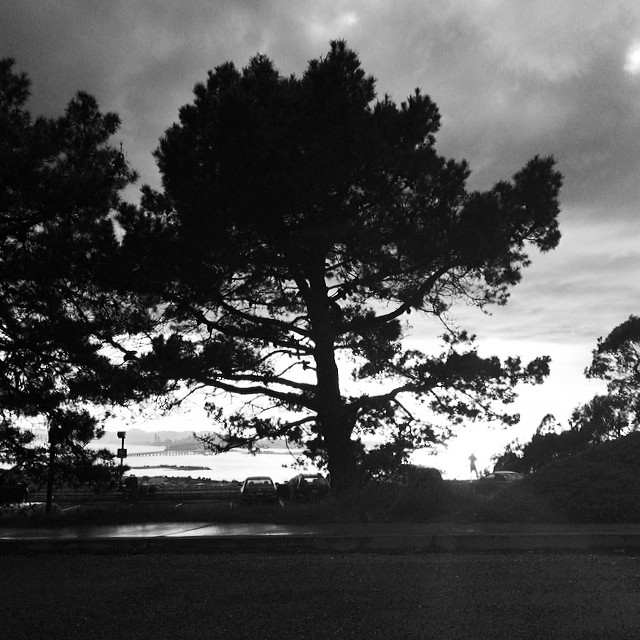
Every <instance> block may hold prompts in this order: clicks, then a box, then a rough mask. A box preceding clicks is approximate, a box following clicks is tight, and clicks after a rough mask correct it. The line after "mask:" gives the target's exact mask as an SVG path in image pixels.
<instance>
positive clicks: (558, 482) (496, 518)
mask: <svg viewBox="0 0 640 640" xmlns="http://www.w3.org/2000/svg"><path fill="white" fill-rule="evenodd" d="M105 498H106V499H105V500H104V502H103V503H102V504H99V505H92V506H87V507H80V508H68V509H65V506H69V505H61V506H62V508H63V510H62V511H61V510H57V511H56V513H54V514H53V517H49V518H45V517H44V514H41V513H40V514H33V515H32V516H31V517H28V518H25V517H22V516H21V517H4V518H3V519H2V522H3V524H4V525H6V526H12V525H16V524H18V525H20V526H24V524H25V523H30V524H33V525H40V524H42V523H47V524H51V523H60V524H65V525H69V524H100V523H129V522H151V521H153V522H159V521H187V520H192V521H193V520H199V521H209V522H275V523H310V522H354V521H360V522H429V521H447V520H449V521H451V520H454V521H459V522H460V521H462V522H525V523H589V522H594V523H600V522H640V433H634V434H631V435H629V436H627V437H625V438H621V439H620V440H617V441H614V442H609V443H605V444H602V445H599V446H594V447H591V448H589V449H587V450H586V451H584V452H582V453H579V454H577V455H574V456H571V457H569V458H565V459H563V460H559V461H557V462H555V463H553V464H551V465H549V466H548V467H546V468H544V469H542V470H540V471H539V472H537V473H535V474H531V475H529V476H527V477H525V478H524V479H523V480H521V481H518V482H514V483H510V484H508V485H507V486H489V485H483V484H482V483H469V482H455V481H451V482H447V481H441V480H438V479H437V478H434V476H433V474H432V473H429V472H428V471H424V470H420V469H413V470H412V471H410V472H409V473H408V474H406V475H405V476H404V478H403V480H402V482H394V483H391V482H387V483H374V484H370V485H368V486H366V487H364V488H363V489H361V490H359V491H357V492H354V493H353V494H349V495H344V496H341V497H340V498H338V499H336V498H331V499H328V500H325V501H322V502H319V503H314V504H294V503H291V502H288V501H285V502H283V503H281V504H280V505H279V506H277V507H273V506H268V505H264V506H244V505H242V504H239V503H238V502H237V501H236V500H233V499H231V498H230V499H226V500H218V501H211V500H202V499H197V496H194V495H190V496H187V495H186V494H183V495H182V496H173V497H171V498H169V496H168V495H165V496H163V494H162V491H158V492H157V493H156V494H155V495H154V496H153V497H143V498H138V499H126V497H116V496H114V497H113V498H112V499H109V498H108V497H105Z"/></svg>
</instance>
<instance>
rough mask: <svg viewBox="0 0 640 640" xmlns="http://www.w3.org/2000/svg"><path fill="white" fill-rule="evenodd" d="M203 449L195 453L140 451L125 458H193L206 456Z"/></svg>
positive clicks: (172, 450)
mask: <svg viewBox="0 0 640 640" xmlns="http://www.w3.org/2000/svg"><path fill="white" fill-rule="evenodd" d="M206 453H207V452H206V451H205V450H204V449H198V450H196V451H180V450H176V449H167V450H165V451H141V452H138V453H128V454H127V458H143V457H144V458H146V457H147V456H195V455H206Z"/></svg>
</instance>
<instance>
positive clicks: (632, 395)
mask: <svg viewBox="0 0 640 640" xmlns="http://www.w3.org/2000/svg"><path fill="white" fill-rule="evenodd" d="M585 373H586V375H587V377H589V378H600V379H602V380H606V381H607V393H606V394H605V395H596V396H594V397H593V398H592V399H591V400H590V401H589V402H586V403H585V404H582V405H580V406H578V407H576V409H575V410H574V411H573V414H572V415H571V418H570V421H569V429H567V430H566V431H561V432H560V433H556V432H555V431H551V430H549V429H548V425H549V422H550V421H549V420H548V418H549V417H550V416H545V418H544V419H543V421H542V422H541V424H540V426H539V427H538V429H537V430H536V433H535V434H534V435H533V437H532V438H531V440H530V442H527V443H525V444H523V445H522V444H517V443H514V444H511V445H508V446H507V448H506V449H505V451H504V452H503V453H502V454H501V455H500V456H498V457H497V458H496V467H497V468H501V469H506V468H511V469H513V470H514V471H524V472H527V471H536V470H538V469H540V468H542V467H544V466H546V465H547V464H549V463H550V462H552V461H554V460H557V459H558V458H563V457H567V456H571V455H574V454H576V453H578V452H579V451H582V450H584V449H585V448H586V447H587V446H589V445H593V444H601V443H603V442H607V441H609V440H617V439H618V438H621V437H623V436H625V435H627V434H629V433H631V432H633V431H637V430H638V427H639V426H640V400H639V398H640V318H638V317H636V316H630V317H629V319H628V320H626V321H625V322H623V323H622V324H620V325H618V326H617V327H616V328H615V329H613V330H612V331H611V333H610V334H609V335H608V336H607V337H606V338H599V339H598V344H597V346H596V348H595V349H594V351H593V358H592V361H591V365H590V366H589V367H588V368H587V370H586V372H585ZM551 417H553V416H551ZM554 420H555V419H554Z"/></svg>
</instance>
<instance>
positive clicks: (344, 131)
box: [121, 42, 561, 490]
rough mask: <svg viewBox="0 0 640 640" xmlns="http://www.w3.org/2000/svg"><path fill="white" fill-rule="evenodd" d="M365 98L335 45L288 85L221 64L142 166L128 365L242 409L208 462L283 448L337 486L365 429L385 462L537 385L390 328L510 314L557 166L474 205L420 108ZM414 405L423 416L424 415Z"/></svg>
mask: <svg viewBox="0 0 640 640" xmlns="http://www.w3.org/2000/svg"><path fill="white" fill-rule="evenodd" d="M374 87H375V81H374V79H373V78H372V77H371V76H368V75H366V74H365V72H364V71H363V69H362V68H361V65H360V61H359V59H358V57H357V55H356V54H355V53H354V52H353V51H351V50H349V49H348V48H347V47H346V45H345V43H344V42H333V43H332V44H331V48H330V50H329V52H328V53H327V55H326V56H324V57H323V58H320V59H316V60H312V61H311V62H310V63H309V65H308V67H307V70H306V71H305V73H304V75H303V76H302V77H301V78H296V77H294V76H292V77H283V76H281V75H280V74H279V73H278V71H277V70H276V68H275V67H274V65H273V64H272V62H271V61H270V60H269V59H268V58H266V57H265V56H260V55H259V56H256V57H255V58H253V59H252V60H251V61H250V63H249V65H248V66H247V67H246V68H245V69H243V70H242V71H241V72H240V71H238V70H237V69H236V67H235V66H234V65H233V64H232V63H227V64H224V65H222V66H220V67H217V68H216V69H215V71H213V72H210V73H209V76H208V78H207V80H206V82H205V83H202V84H197V85H196V87H195V90H194V93H195V99H194V102H193V103H192V104H188V105H185V106H184V107H182V109H181V110H180V121H179V123H178V124H174V125H173V126H172V127H171V128H170V129H168V130H167V132H166V133H165V136H164V137H163V138H162V140H161V142H160V146H159V148H158V149H157V151H156V153H155V156H156V159H157V161H158V166H159V168H160V171H161V173H162V178H163V186H164V189H163V192H162V193H158V192H154V191H152V190H151V189H149V188H146V189H145V190H144V197H143V201H142V206H141V208H139V209H136V208H133V207H125V208H123V209H122V213H121V223H122V225H123V227H124V228H125V230H126V235H125V239H124V252H125V260H129V261H130V265H131V268H130V271H131V273H132V274H135V275H136V276H137V278H136V279H135V281H134V280H133V279H132V280H131V284H132V286H134V287H136V289H137V291H139V292H144V293H145V294H153V295H156V296H158V300H161V301H162V306H161V307H160V309H161V310H162V312H163V318H162V319H163V320H164V322H165V326H164V328H163V329H162V332H161V333H160V334H158V335H157V337H156V338H155V339H154V340H153V344H152V349H151V351H150V352H149V353H147V354H146V355H145V356H144V357H143V358H142V359H141V360H140V361H139V362H138V363H136V366H137V367H139V370H140V371H144V372H146V375H147V380H148V381H150V382H151V381H153V382H154V383H155V384H156V386H157V389H158V390H159V391H165V390H170V389H175V388H177V387H178V386H179V385H180V384H181V383H185V384H186V385H187V386H188V387H189V388H190V389H196V388H199V389H204V390H208V391H209V392H212V393H215V392H218V393H222V394H232V395H233V396H236V397H240V398H244V399H246V401H247V402H246V404H245V405H244V406H243V408H242V410H241V411H239V412H238V413H237V414H236V415H233V416H231V417H230V418H227V419H225V420H223V419H222V417H221V414H220V413H219V411H220V409H221V406H222V405H221V404H220V403H219V402H218V401H217V400H216V399H215V396H213V397H211V398H210V403H209V405H208V406H209V409H210V411H211V412H212V415H213V416H214V417H216V418H217V419H218V421H219V423H220V424H221V426H222V427H223V428H221V429H220V430H219V432H218V433H216V434H213V435H212V437H211V438H209V439H208V440H207V443H208V444H209V445H210V446H211V447H214V448H216V449H226V448H229V447H237V446H247V447H252V446H255V443H256V442H257V441H259V440H260V439H262V438H278V437H280V438H286V439H288V440H289V441H291V442H293V443H295V444H299V445H303V446H304V447H305V448H306V451H307V453H308V455H310V456H313V457H316V458H320V459H321V460H324V461H325V462H326V463H327V464H328V469H329V471H330V473H331V478H332V482H333V485H334V487H335V488H337V489H338V490H340V489H342V488H345V487H348V486H350V485H351V483H352V482H353V480H354V477H355V473H356V467H357V463H358V459H359V458H360V457H361V456H362V455H363V454H362V448H361V446H360V444H359V437H360V436H362V435H363V434H367V433H373V432H384V433H386V434H387V435H388V436H390V437H391V444H387V445H386V448H385V449H384V451H383V453H382V454H381V455H380V456H378V457H379V458H381V459H382V458H384V459H386V460H392V461H395V462H394V464H395V463H398V462H399V461H401V460H402V459H403V455H398V454H404V453H406V451H407V449H408V448H410V447H415V446H419V445H423V444H426V443H429V442H433V441H434V440H435V439H436V438H437V437H438V430H437V427H436V426H435V425H434V423H430V422H429V420H428V418H426V416H427V413H428V412H429V413H435V414H443V415H444V416H445V417H446V419H447V420H448V421H449V424H456V423H458V422H461V421H463V420H466V419H474V418H477V417H478V416H480V415H483V416H485V417H486V416H487V413H486V412H485V411H486V409H487V408H488V404H489V403H490V402H491V401H494V400H502V401H505V402H509V401H511V400H512V399H513V387H514V385H515V384H516V383H517V382H520V381H530V382H539V381H540V380H541V379H542V378H543V377H544V375H545V374H546V373H547V370H548V366H547V365H548V361H547V359H545V358H540V359H537V360H535V361H534V362H532V363H530V364H529V365H526V366H525V365H523V364H522V363H521V361H520V360H519V359H518V358H510V359H507V360H506V361H505V362H500V361H499V360H498V359H497V358H481V357H480V356H479V355H478V353H477V351H476V348H475V345H474V342H473V338H472V337H471V336H469V335H467V334H466V333H465V332H456V331H451V332H450V333H449V334H448V335H446V336H445V350H444V352H443V353H442V354H440V355H436V356H428V355H425V354H423V353H420V352H418V351H415V350H405V349H404V348H403V343H402V339H403V337H404V328H405V327H404V325H403V324H402V323H401V319H402V317H403V316H405V315H407V314H410V313H412V312H414V311H419V312H422V313H425V314H427V315H432V316H435V317H438V318H440V317H442V316H443V314H445V313H446V312H447V311H448V310H449V308H450V307H451V305H452V304H453V302H454V301H456V300H464V301H466V302H468V303H470V304H473V305H477V306H479V307H485V306H486V305H489V304H504V303H505V302H506V300H507V297H508V288H509V287H510V286H511V285H514V284H516V283H517V282H518V281H519V280H520V277H521V270H522V268H523V267H526V266H527V265H528V264H529V256H528V253H527V251H528V247H534V248H537V249H540V250H542V251H548V250H550V249H553V248H554V247H555V246H556V244H557V242H558V239H559V237H560V234H559V232H558V224H557V214H558V201H557V197H558V192H559V188H560V184H561V177H560V175H559V174H558V172H557V171H556V170H555V168H554V162H553V160H552V159H551V158H546V159H543V158H538V157H536V158H534V159H533V160H531V161H530V162H529V163H527V165H526V166H525V167H524V168H523V169H522V170H521V171H519V172H518V173H516V174H515V176H514V178H513V180H512V181H510V182H506V181H503V182H499V183H497V184H496V185H495V186H494V187H493V188H492V189H491V190H489V191H486V192H468V191H467V190H466V188H465V181H466V179H467V177H468V175H469V169H468V167H467V164H466V162H464V161H463V162H456V161H454V160H447V159H445V158H443V157H442V156H440V155H438V154H437V152H436V150H435V134H436V132H437V131H438V128H439V124H440V116H439V114H438V110H437V108H436V105H435V104H434V103H433V102H432V101H431V99H430V98H429V97H428V96H426V95H424V94H423V93H421V92H420V91H419V90H416V91H415V93H414V94H413V95H411V96H410V97H409V98H408V100H407V101H406V102H403V103H402V104H401V105H397V104H395V103H394V102H393V101H392V100H391V98H389V97H388V96H384V97H383V98H382V99H380V100H377V101H376V99H375V97H376V94H375V88H374ZM156 309H158V307H156ZM346 364H350V366H351V367H352V375H353V379H354V380H355V381H356V383H357V384H353V385H352V386H353V390H347V389H346V388H345V386H344V368H345V365H346ZM341 370H342V373H341ZM383 384H386V388H381V385H383ZM411 397H414V398H418V399H420V400H422V401H426V402H427V407H428V411H427V410H426V409H425V410H424V411H421V416H420V419H418V417H417V416H416V415H415V413H412V412H411V411H410V409H409V405H408V404H407V400H408V399H409V398H411ZM260 398H261V399H262V400H263V401H260V400H259V399H260ZM265 400H266V402H265ZM267 410H271V411H272V413H271V414H269V413H266V411H267ZM494 417H495V416H494ZM500 417H501V418H502V419H504V420H506V421H508V422H509V421H513V420H514V418H513V417H511V416H509V415H508V414H506V413H502V414H501V415H500ZM445 431H446V429H445ZM354 435H355V436H356V438H355V439H354V437H353V436H354ZM445 435H446V434H445Z"/></svg>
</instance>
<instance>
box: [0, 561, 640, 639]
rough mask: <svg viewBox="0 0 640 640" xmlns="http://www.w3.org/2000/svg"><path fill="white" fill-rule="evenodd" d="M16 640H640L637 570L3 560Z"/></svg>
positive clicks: (3, 608) (539, 564) (513, 564)
mask: <svg viewBox="0 0 640 640" xmlns="http://www.w3.org/2000/svg"><path fill="white" fill-rule="evenodd" d="M0 629H1V632H0V636H1V637H3V638H7V640H21V639H23V638H24V639H29V640H35V639H39V638H42V639H45V638H46V639H47V640H58V639H63V638H82V639H85V638H87V639H95V640H98V639H103V638H104V639H105V640H118V639H120V638H127V639H128V640H138V639H140V640H142V639H147V638H148V639H149V640H164V639H171V640H179V639H182V638H189V639H192V638H194V639H195V638H197V639H200V638H206V639H217V638H220V639H225V640H227V639H228V640H234V639H239V638H249V639H252V640H253V639H272V638H273V639H289V638H291V639H296V640H305V639H315V638H341V639H369V638H380V639H383V638H384V639H385V640H393V639H396V638H433V639H438V640H448V639H454V638H461V639H462V638H464V639H465V640H470V639H471V640H473V639H480V640H484V639H487V640H507V639H508V640H516V639H517V640H525V639H529V638H539V639H541V640H542V639H544V640H548V639H552V638H558V639H562V640H572V639H580V640H585V639H592V638H593V639H595V638H608V639H609V638H610V639H612V640H613V639H616V640H619V639H622V638H638V637H640V558H638V557H635V556H631V555H624V554H621V555H616V554H609V555H606V554H605V555H586V554H559V555H556V554H430V555H365V554H363V555H340V554H334V555H329V554H317V555H307V554H299V555H296V554H286V555H285V554H282V555H280V554H274V555H259V554H193V555H186V554H185V555H183V554H171V555H163V554H144V555H106V556H100V555H84V554H59V553H54V554H44V555H7V556H0Z"/></svg>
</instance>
